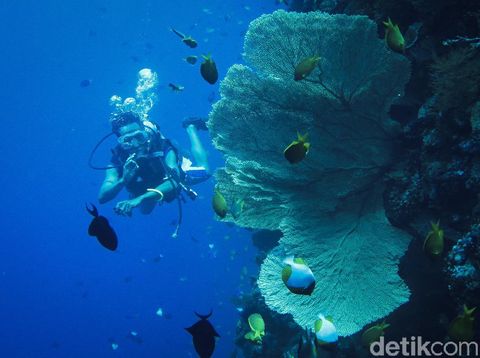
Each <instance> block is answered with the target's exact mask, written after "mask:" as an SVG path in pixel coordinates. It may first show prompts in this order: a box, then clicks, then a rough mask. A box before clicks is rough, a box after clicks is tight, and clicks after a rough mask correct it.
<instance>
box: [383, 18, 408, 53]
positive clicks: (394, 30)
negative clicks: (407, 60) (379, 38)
mask: <svg viewBox="0 0 480 358" xmlns="http://www.w3.org/2000/svg"><path fill="white" fill-rule="evenodd" d="M383 24H384V25H385V42H386V43H387V45H388V47H390V49H392V50H393V51H395V52H399V53H404V52H405V39H404V38H403V35H402V33H401V32H400V29H399V28H398V25H397V24H394V23H393V22H392V20H390V18H388V21H387V22H385V21H384V22H383Z"/></svg>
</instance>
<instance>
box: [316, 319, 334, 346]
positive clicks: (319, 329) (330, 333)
mask: <svg viewBox="0 0 480 358" xmlns="http://www.w3.org/2000/svg"><path fill="white" fill-rule="evenodd" d="M315 336H316V337H317V342H318V343H319V344H327V343H335V342H336V341H338V333H337V328H336V327H335V325H334V324H333V320H332V319H331V318H330V317H325V316H324V315H323V314H319V315H318V320H316V321H315Z"/></svg>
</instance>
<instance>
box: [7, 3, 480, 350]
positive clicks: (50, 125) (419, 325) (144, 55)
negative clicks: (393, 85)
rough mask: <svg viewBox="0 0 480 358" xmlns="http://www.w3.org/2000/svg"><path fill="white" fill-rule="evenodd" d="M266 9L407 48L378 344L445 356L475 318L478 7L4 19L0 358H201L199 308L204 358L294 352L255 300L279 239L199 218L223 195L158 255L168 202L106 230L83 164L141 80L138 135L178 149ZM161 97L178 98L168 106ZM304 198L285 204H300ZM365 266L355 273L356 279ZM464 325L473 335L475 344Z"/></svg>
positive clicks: (261, 7)
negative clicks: (393, 240)
mask: <svg viewBox="0 0 480 358" xmlns="http://www.w3.org/2000/svg"><path fill="white" fill-rule="evenodd" d="M278 9H284V10H287V11H296V12H301V13H310V12H314V11H325V12H327V13H330V14H347V15H366V16H368V17H369V18H370V20H372V21H374V22H375V23H377V24H378V34H377V35H378V39H380V40H382V41H383V37H384V28H383V25H382V22H383V21H387V18H388V17H391V18H392V20H394V22H395V23H397V24H399V26H400V29H401V30H402V32H404V34H405V38H406V41H407V42H408V43H407V47H408V48H407V49H406V51H405V53H404V54H395V56H404V57H405V58H407V59H408V61H409V65H410V66H411V67H410V69H411V71H410V72H409V74H408V77H409V78H408V81H407V82H406V85H405V88H404V93H403V95H402V96H399V97H401V98H400V99H399V100H397V101H395V102H394V103H393V104H392V106H391V107H390V108H389V109H388V113H389V116H390V117H391V118H392V119H393V120H394V121H396V122H397V126H398V136H397V137H395V139H394V140H392V147H393V149H392V151H393V153H394V158H395V159H394V162H395V165H393V166H391V167H389V168H388V170H387V171H386V172H382V175H383V177H382V183H383V184H384V190H383V191H382V193H381V197H382V199H383V206H384V208H385V213H386V217H387V218H388V220H389V222H390V223H391V224H392V225H393V226H394V227H396V228H398V229H399V230H402V231H403V232H405V233H408V235H410V236H411V237H412V239H411V241H410V242H409V244H408V249H406V251H405V254H404V255H403V256H402V257H401V258H398V260H399V262H400V263H399V265H398V272H399V276H400V277H401V279H402V280H403V281H404V282H405V283H406V285H407V286H408V289H409V291H410V297H409V300H407V301H408V302H406V303H403V304H402V305H399V306H398V308H396V309H395V310H393V311H392V312H391V313H390V314H389V315H388V316H387V317H386V318H385V320H386V321H387V322H388V323H389V324H390V327H389V328H388V330H386V332H385V336H386V337H387V338H389V339H392V340H394V339H395V340H400V339H401V337H405V336H406V337H409V336H412V335H413V336H423V337H427V338H428V339H431V340H439V341H445V339H446V337H447V332H448V330H449V327H451V323H452V321H453V320H454V319H455V317H456V316H457V315H458V314H460V313H461V312H462V307H463V305H467V306H468V307H470V308H472V307H476V306H478V305H480V295H479V293H480V264H479V260H480V226H479V225H480V221H479V219H478V217H479V215H480V205H479V203H480V198H479V196H478V194H479V193H480V165H479V163H480V161H479V159H480V81H479V80H480V54H479V52H480V38H479V37H480V31H479V30H480V5H479V2H478V1H473V0H472V1H468V0H463V1H453V0H439V1H433V0H431V1H428V0H402V1H394V0H388V1H376V0H364V1H361V0H352V1H348V0H337V1H294V0H292V1H274V0H268V1H267V0H258V1H254V0H244V1H219V0H210V1H206V0H201V1H193V0H185V1H177V2H173V1H172V2H170V1H165V2H160V1H147V0H142V1H136V2H132V1H123V0H119V1H48V0H47V1H42V2H38V1H18V2H2V3H1V4H0V17H1V21H0V30H1V33H2V34H3V36H2V56H1V57H0V68H1V75H2V76H1V78H2V84H3V85H2V86H1V88H0V99H1V100H0V101H1V104H2V112H1V114H0V123H1V125H2V128H3V133H2V134H3V135H2V139H1V140H0V150H1V151H0V152H1V153H2V157H1V159H0V164H1V175H0V188H2V203H1V211H0V213H1V216H0V217H1V224H2V225H1V231H0V237H1V243H2V247H1V249H0V357H72V358H73V357H86V356H92V357H196V356H197V355H196V353H195V350H194V347H193V345H192V337H191V336H190V335H189V334H188V333H187V332H186V331H185V329H184V328H186V327H189V326H190V325H192V324H193V323H195V322H196V321H197V320H198V318H197V317H196V316H195V314H194V312H195V311H196V312H198V313H202V314H206V313H208V312H210V310H212V311H213V314H212V316H211V318H210V322H211V323H212V324H213V326H214V327H215V329H216V331H217V332H218V333H219V334H220V336H221V337H220V338H219V339H218V340H217V343H216V348H215V352H214V354H213V357H230V356H232V357H235V356H238V357H242V356H244V357H283V356H284V355H285V356H287V355H286V354H287V352H290V353H292V354H293V353H294V352H296V345H297V343H298V341H299V338H300V337H301V335H302V334H303V331H302V327H300V325H298V324H297V323H295V321H294V319H292V316H291V315H281V314H279V313H277V312H274V311H273V310H271V309H270V308H271V307H270V308H269V304H265V302H264V299H263V297H262V292H261V290H260V289H259V287H258V285H257V283H256V280H257V278H258V277H259V271H260V265H261V264H262V262H263V260H264V259H265V257H267V255H268V253H269V252H270V251H271V250H272V249H273V248H274V247H275V246H276V245H277V242H278V240H279V237H280V236H281V235H280V234H278V231H271V232H267V231H260V230H258V228H257V227H255V228H253V225H252V228H249V225H248V224H247V222H246V221H245V222H242V221H240V224H241V225H238V226H237V225H235V224H234V223H232V222H231V221H234V220H227V221H230V222H228V223H224V222H221V221H220V220H218V218H216V217H215V213H214V211H213V210H212V205H211V199H212V195H213V192H214V187H215V186H216V182H217V179H218V177H212V178H211V179H209V180H208V181H207V182H205V183H202V184H199V185H198V186H195V190H196V191H197V193H198V194H199V197H198V198H197V199H196V200H195V201H190V200H187V203H186V204H185V205H184V206H183V223H182V226H181V229H180V234H179V237H178V238H176V239H173V238H172V237H171V234H172V232H173V231H174V229H175V225H176V222H177V220H178V212H177V207H176V204H175V203H171V204H167V205H162V206H160V207H158V208H156V209H155V210H154V212H153V213H152V214H151V215H141V214H140V213H138V212H135V213H134V215H133V217H131V218H127V217H122V216H118V215H116V214H115V213H114V211H113V207H114V205H115V201H114V202H113V203H108V204H105V205H100V204H98V202H97V195H98V190H99V187H100V184H101V182H102V180H103V178H104V173H103V172H102V171H94V170H91V169H90V168H89V167H88V165H87V162H88V157H89V155H90V153H91V151H92V149H93V148H94V147H95V145H96V144H97V143H98V141H99V140H100V139H101V138H102V137H103V136H104V135H106V134H108V133H109V132H110V130H111V129H110V126H109V121H108V118H109V115H110V112H111V111H112V108H111V107H110V106H109V103H108V102H109V99H110V97H111V96H112V95H114V94H116V95H120V96H122V97H123V98H124V97H128V96H133V95H134V91H135V86H136V84H137V74H138V71H139V70H141V69H142V68H150V69H152V70H153V71H155V72H156V73H157V74H158V78H159V86H158V90H157V96H158V100H157V102H156V103H155V105H154V107H153V109H152V111H151V112H150V119H151V120H153V121H155V122H156V123H157V124H158V125H159V126H160V129H161V131H162V133H163V134H164V135H165V136H166V137H168V138H170V139H173V140H175V142H176V143H178V145H179V147H181V148H182V149H185V150H186V151H188V149H189V145H190V144H189V142H188V138H187V135H186V132H185V130H184V129H183V128H182V120H183V119H184V118H186V117H189V116H199V117H204V118H207V117H208V116H209V114H210V112H211V111H212V105H213V104H214V103H216V102H217V101H219V100H220V93H219V86H220V82H221V80H222V79H223V78H224V77H225V76H226V74H227V71H228V69H229V68H230V66H232V65H234V64H244V63H245V59H244V58H243V57H242V54H243V53H244V40H245V39H244V37H245V34H246V32H247V29H248V26H249V23H250V22H251V21H253V20H254V19H256V18H258V17H259V16H261V15H262V14H271V13H273V12H274V11H276V10H278ZM170 27H173V28H175V29H178V30H180V31H182V32H184V33H186V34H189V35H192V37H194V38H195V39H196V40H197V41H198V48H195V49H190V48H188V47H187V46H185V45H184V44H183V43H182V42H181V41H180V39H179V38H178V37H177V36H176V35H175V34H173V33H172V32H171V31H170ZM407 34H408V35H407ZM276 41H279V40H278V39H276ZM448 41H450V42H448ZM385 46H386V45H385ZM192 54H194V55H197V56H200V55H202V54H212V57H213V58H214V59H215V62H216V65H217V68H218V71H219V81H218V82H217V83H216V84H214V85H210V84H209V83H207V82H206V81H204V80H203V79H202V78H201V76H200V73H199V65H198V64H196V65H195V66H191V65H189V64H187V63H186V62H185V61H184V60H183V58H185V57H186V56H188V55H192ZM320 56H321V54H320ZM273 58H274V57H273ZM200 60H201V59H199V61H200ZM274 60H275V58H274ZM366 61H368V59H366ZM292 82H293V68H292ZM169 83H175V84H178V85H181V86H184V90H183V91H180V92H176V91H172V90H171V89H170V88H169V86H168V84H169ZM295 101H298V103H300V102H301V100H300V99H298V98H296V99H295ZM212 118H213V117H211V118H210V122H209V125H211V126H212V127H213V126H214V125H215V124H216V123H215V121H214V120H215V118H213V119H212ZM298 130H300V128H299V129H298ZM301 130H303V128H302V129H301ZM257 131H258V130H257ZM218 133H219V131H218V130H217V131H216V136H217V139H216V141H217V142H215V144H216V145H217V146H218V147H221V148H220V149H222V150H221V151H219V150H217V149H216V148H215V146H214V145H213V144H212V135H211V134H210V133H207V132H202V133H201V139H202V142H203V143H204V144H205V146H206V147H207V150H208V152H209V161H210V163H211V168H212V170H213V171H214V170H215V169H217V168H222V167H223V166H224V164H225V161H224V159H225V156H224V155H225V153H226V152H228V150H226V149H225V147H222V146H223V145H224V144H222V143H220V144H219V142H218V140H219V139H218V138H220V140H221V139H222V138H224V137H225V136H224V137H222V135H219V136H218ZM239 133H240V134H243V132H239ZM292 133H293V134H292V138H291V140H294V139H295V138H296V137H295V136H296V131H295V130H294V131H293V132H292ZM277 135H278V137H281V135H280V130H279V132H278V133H275V132H271V133H261V136H262V137H264V138H265V139H266V140H267V141H268V140H269V138H270V137H271V138H270V139H271V142H274V139H273V138H274V137H275V136H277ZM291 140H290V141H291ZM243 141H245V142H249V141H251V138H250V137H248V136H246V135H245V136H244V137H241V138H240V139H239V140H238V142H243ZM312 142H313V144H312V148H311V153H312V154H310V156H312V157H313V156H314V155H315V154H314V153H315V143H314V141H313V140H312ZM114 144H115V143H114V140H113V139H111V140H110V141H108V140H107V142H106V143H104V144H103V145H102V146H101V147H100V148H99V150H98V151H97V153H96V155H95V159H94V162H95V164H98V165H106V164H107V163H108V160H109V158H110V148H111V147H112V146H113V145H114ZM286 145H288V141H287V142H285V146H286ZM240 146H241V145H240ZM218 147H217V148H218ZM282 150H283V148H282ZM282 150H280V155H281V154H282ZM228 154H231V153H228ZM258 156H262V152H259V153H258ZM308 159H309V156H308V155H307V157H306V159H305V162H308ZM287 165H290V164H289V163H288V162H286V161H285V166H287ZM301 165H303V164H301ZM222 185H223V186H222ZM225 185H226V184H225V183H223V184H221V185H220V187H221V188H223V189H225V192H227V194H228V195H230V194H232V192H231V191H234V190H233V189H232V190H231V191H229V190H227V189H226V188H225ZM295 185H296V184H295V182H291V183H288V182H287V183H285V186H286V187H288V186H295ZM299 190H300V189H299ZM300 192H301V190H300ZM304 194H305V196H306V197H303V196H302V195H300V196H297V198H296V199H299V200H300V201H301V200H302V199H305V200H307V199H308V198H307V197H308V195H309V194H308V193H305V192H304ZM122 195H123V196H122V197H124V198H126V195H125V193H123V194H122ZM228 195H227V196H228ZM90 202H91V203H94V204H95V205H96V206H97V208H98V209H99V212H100V214H101V215H104V216H106V217H107V218H108V219H109V221H110V224H111V225H112V227H114V229H115V230H116V232H117V234H118V237H119V248H118V250H117V251H116V252H110V251H108V250H105V249H104V248H102V247H101V246H100V245H99V243H98V242H97V241H96V239H95V238H93V237H90V236H88V234H87V228H88V225H89V223H90V221H91V219H92V218H91V216H90V215H89V214H88V213H87V212H86V210H85V204H86V203H90ZM247 204H248V202H247ZM247 204H246V208H247V209H246V211H247V214H248V205H247ZM272 215H275V213H274V214H272ZM431 222H434V223H436V222H439V223H440V227H441V228H442V230H444V232H445V247H444V249H443V250H442V252H441V253H440V254H439V255H438V254H436V255H434V256H435V257H434V258H432V257H430V256H429V255H428V254H429V253H428V252H425V247H424V241H425V237H426V236H428V234H429V231H430V229H431V224H430V223H431ZM383 239H384V237H382V236H381V235H379V236H378V240H379V242H381V241H382V240H383ZM382 244H383V243H382ZM387 245H388V243H387ZM369 249H370V248H369V247H367V248H366V250H369ZM299 250H300V249H299ZM372 250H374V249H372ZM300 251H301V250H300ZM309 254H311V252H310V253H309ZM307 262H308V260H307ZM374 266H375V262H369V263H368V264H366V265H365V267H364V270H362V271H366V272H368V270H370V269H371V268H372V267H374ZM314 271H315V270H314ZM315 275H316V278H317V281H318V280H319V278H321V277H322V273H321V272H315ZM278 282H280V284H281V271H278ZM264 292H265V291H264ZM360 294H361V293H360ZM160 308H161V313H160V314H159V313H158V312H159V309H160ZM256 312H258V313H261V314H262V316H263V318H264V319H265V322H266V329H265V333H266V335H265V337H264V339H263V343H262V344H261V345H258V344H253V343H252V342H250V341H248V340H246V339H244V335H245V334H246V333H247V332H248V331H249V329H250V328H249V327H248V323H247V318H248V317H249V315H250V314H251V313H256ZM319 313H320V312H319ZM334 320H335V317H334ZM352 320H354V318H352ZM377 321H378V320H375V322H377ZM381 321H382V320H380V322H381ZM375 322H373V321H372V324H373V323H375ZM312 325H313V322H312ZM477 326H478V325H477ZM477 326H475V327H474V329H473V331H472V332H471V334H472V335H473V337H474V338H473V339H474V340H475V341H477V342H478V341H479V330H478V327H477ZM362 331H363V330H360V331H358V332H357V333H356V334H354V335H348V336H347V337H340V339H339V342H338V344H337V346H336V347H335V348H334V349H326V350H324V351H322V352H321V354H319V356H332V357H333V356H338V357H364V356H365V357H366V356H369V354H368V350H367V349H365V347H363V346H362V343H361V334H362ZM117 345H118V346H117ZM322 354H323V355H322ZM295 356H296V355H295ZM304 357H307V356H304ZM308 357H313V356H308Z"/></svg>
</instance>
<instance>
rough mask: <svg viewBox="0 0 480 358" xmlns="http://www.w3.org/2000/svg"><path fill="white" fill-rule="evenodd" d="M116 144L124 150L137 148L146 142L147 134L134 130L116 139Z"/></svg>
mask: <svg viewBox="0 0 480 358" xmlns="http://www.w3.org/2000/svg"><path fill="white" fill-rule="evenodd" d="M117 140H118V143H119V144H120V145H121V146H122V147H124V148H125V149H129V148H138V147H141V146H143V145H144V144H145V143H147V142H148V140H149V136H148V133H147V132H145V131H143V130H140V129H139V130H136V131H133V132H131V133H127V134H124V135H122V136H121V137H118V139H117Z"/></svg>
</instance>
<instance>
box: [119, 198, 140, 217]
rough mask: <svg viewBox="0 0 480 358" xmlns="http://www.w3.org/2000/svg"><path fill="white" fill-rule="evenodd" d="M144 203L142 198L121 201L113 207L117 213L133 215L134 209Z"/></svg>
mask: <svg viewBox="0 0 480 358" xmlns="http://www.w3.org/2000/svg"><path fill="white" fill-rule="evenodd" d="M141 203H142V200H141V198H134V199H130V200H124V201H119V202H118V203H117V205H115V208H114V209H113V210H114V211H115V213H117V214H118V215H123V216H132V210H133V209H135V208H136V207H137V206H139V205H140V204H141Z"/></svg>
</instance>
